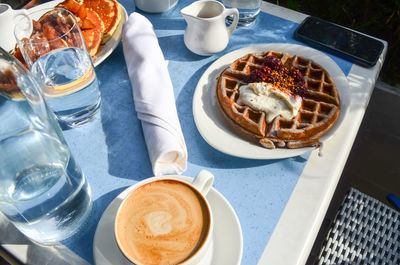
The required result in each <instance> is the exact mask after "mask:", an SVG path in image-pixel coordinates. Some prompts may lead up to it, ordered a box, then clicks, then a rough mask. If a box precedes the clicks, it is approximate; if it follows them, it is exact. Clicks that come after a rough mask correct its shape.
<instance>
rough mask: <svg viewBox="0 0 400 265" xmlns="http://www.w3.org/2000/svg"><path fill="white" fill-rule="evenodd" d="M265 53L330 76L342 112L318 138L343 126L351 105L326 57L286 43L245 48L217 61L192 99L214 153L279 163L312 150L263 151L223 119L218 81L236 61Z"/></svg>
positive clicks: (345, 85) (201, 129) (335, 68)
mask: <svg viewBox="0 0 400 265" xmlns="http://www.w3.org/2000/svg"><path fill="white" fill-rule="evenodd" d="M268 50H273V51H279V52H286V53H289V54H291V55H295V54H296V55H300V56H303V57H306V58H308V59H311V60H313V61H314V62H316V63H318V64H319V65H321V66H322V67H324V68H325V69H326V70H327V71H328V72H329V74H330V75H331V77H332V79H333V81H334V82H335V85H336V87H337V90H338V92H339V95H340V100H341V109H340V114H339V117H338V119H337V120H336V122H335V124H334V125H333V126H332V128H331V129H330V130H329V131H328V132H327V133H326V134H325V135H324V136H322V137H321V138H320V141H321V142H325V141H327V140H328V139H330V138H331V137H332V136H333V135H334V134H335V132H336V131H337V129H338V128H339V127H340V125H341V124H342V122H343V120H344V117H345V116H346V114H347V112H348V109H349V105H350V93H349V84H348V82H347V78H346V76H345V75H344V73H343V72H342V70H341V69H340V67H339V66H338V65H337V64H336V63H335V62H334V61H333V60H332V59H331V58H330V57H328V56H327V55H325V54H324V53H322V52H320V51H317V50H315V49H312V48H309V47H306V46H301V45H296V44H287V43H270V44H261V45H256V46H250V47H245V48H242V49H239V50H235V51H233V52H230V53H228V54H225V55H224V56H222V57H221V58H219V59H218V60H216V61H215V62H214V63H213V64H211V65H210V67H209V68H208V69H207V70H206V71H205V72H204V74H203V75H202V76H201V78H200V80H199V82H198V84H197V87H196V90H195V92H194V96H193V116H194V121H195V123H196V126H197V129H198V130H199V132H200V134H201V136H202V137H203V138H204V140H205V141H206V142H207V143H208V144H209V145H211V146H212V147H214V148H215V149H217V150H219V151H221V152H223V153H226V154H229V155H232V156H237V157H242V158H250V159H279V158H287V157H294V156H298V155H301V154H304V153H306V152H309V151H312V150H313V149H314V147H305V148H299V149H281V148H276V149H273V150H270V149H266V148H264V147H262V146H261V145H259V144H258V143H256V142H254V141H249V140H248V139H246V137H245V136H244V135H242V134H241V132H238V130H237V129H235V128H234V127H233V125H232V124H231V123H230V122H229V121H228V120H227V119H226V118H225V117H224V114H223V113H222V110H221V109H220V106H219V103H218V102H217V96H216V85H217V78H218V76H219V75H220V74H221V72H222V71H223V70H224V69H225V68H226V67H228V66H229V65H230V64H231V63H232V62H234V61H235V60H236V59H238V58H240V57H243V56H244V55H246V54H248V53H261V52H265V51H268Z"/></svg>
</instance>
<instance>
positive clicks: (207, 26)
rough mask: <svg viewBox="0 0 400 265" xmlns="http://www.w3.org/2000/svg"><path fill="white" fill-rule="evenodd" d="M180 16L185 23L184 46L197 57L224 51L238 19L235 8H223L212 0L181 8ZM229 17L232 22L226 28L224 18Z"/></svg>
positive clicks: (204, 0) (201, 0)
mask: <svg viewBox="0 0 400 265" xmlns="http://www.w3.org/2000/svg"><path fill="white" fill-rule="evenodd" d="M181 14H182V16H183V17H184V18H185V20H186V22H187V28H186V31H185V35H184V41H185V45H186V47H187V48H188V49H189V50H191V51H192V52H194V53H196V54H198V55H211V54H214V53H218V52H221V51H222V50H224V49H225V48H226V46H227V45H228V43H229V37H230V36H231V35H232V33H233V31H234V30H235V29H236V26H237V23H238V18H239V12H238V10H237V9H236V8H225V7H224V5H223V4H221V3H220V2H217V1H214V0H200V1H196V2H193V3H192V4H190V5H188V6H186V7H185V8H183V9H182V10H181ZM230 15H233V17H234V20H233V23H232V24H231V25H230V26H229V27H228V26H226V23H225V18H226V17H227V16H230Z"/></svg>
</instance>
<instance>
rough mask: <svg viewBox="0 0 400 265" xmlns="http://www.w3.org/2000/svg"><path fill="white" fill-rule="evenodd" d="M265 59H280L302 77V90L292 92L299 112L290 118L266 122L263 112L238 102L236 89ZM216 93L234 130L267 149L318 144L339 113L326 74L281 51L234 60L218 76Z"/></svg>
mask: <svg viewBox="0 0 400 265" xmlns="http://www.w3.org/2000/svg"><path fill="white" fill-rule="evenodd" d="M269 56H273V57H276V58H278V59H280V60H281V62H282V64H283V66H284V67H285V68H286V69H292V68H294V69H297V70H298V71H299V72H300V73H301V74H302V76H303V77H304V84H303V86H302V89H301V90H299V91H294V92H293V91H292V92H293V93H295V94H298V95H300V96H301V97H302V103H301V107H300V110H299V111H298V113H297V115H296V116H295V117H294V118H292V119H284V118H283V117H282V116H277V117H276V118H274V119H273V120H272V121H271V122H270V123H268V122H267V120H266V113H264V112H263V111H259V110H257V109H254V108H252V107H250V106H247V105H244V104H239V103H238V99H239V94H240V90H239V88H240V86H242V85H245V84H247V83H249V82H250V81H249V76H250V75H251V73H252V72H253V71H255V70H260V69H262V68H263V67H265V60H266V58H267V57H269ZM216 92H217V93H216V94H217V99H218V102H219V105H220V106H221V109H222V110H223V112H224V114H225V115H226V116H227V117H228V118H229V119H230V120H231V121H233V123H234V124H236V125H237V126H236V127H238V128H240V129H241V130H243V131H245V132H246V133H248V134H250V135H252V136H253V137H254V138H256V139H258V140H259V142H260V144H261V145H262V146H264V147H266V148H269V149H273V148H275V147H278V148H301V147H305V146H312V145H319V138H320V137H321V136H322V135H324V134H325V133H326V132H327V131H328V130H329V129H330V128H331V127H332V125H333V124H334V123H335V121H336V120H337V118H338V116H339V112H340V97H339V93H338V91H337V89H336V86H335V84H334V82H333V80H332V78H331V76H330V75H329V73H328V72H327V71H326V70H325V69H324V68H323V67H321V66H320V65H318V64H316V63H315V62H313V61H312V60H309V59H307V58H304V57H301V56H297V55H293V56H292V55H289V54H287V53H282V52H275V51H268V52H264V53H260V54H247V55H245V56H243V57H242V58H239V59H237V60H235V61H234V62H233V63H232V64H231V65H230V66H229V67H227V68H226V69H225V70H224V71H223V72H222V73H221V74H220V76H219V77H218V82H217V87H216Z"/></svg>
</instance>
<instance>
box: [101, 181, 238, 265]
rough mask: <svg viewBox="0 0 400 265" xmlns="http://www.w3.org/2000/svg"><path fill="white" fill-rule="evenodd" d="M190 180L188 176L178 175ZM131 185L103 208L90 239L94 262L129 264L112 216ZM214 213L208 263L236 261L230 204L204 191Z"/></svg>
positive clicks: (235, 234) (231, 264)
mask: <svg viewBox="0 0 400 265" xmlns="http://www.w3.org/2000/svg"><path fill="white" fill-rule="evenodd" d="M182 179H183V180H185V181H191V180H192V179H191V178H189V177H182ZM131 189H132V188H131V187H129V188H127V189H125V190H124V191H123V192H122V193H121V194H119V195H118V196H117V197H116V198H115V199H114V200H113V201H112V202H111V203H110V205H109V206H108V207H107V209H106V210H105V211H104V213H103V216H102V217H101V219H100V221H99V224H98V225H97V229H96V233H95V235H94V242H93V257H94V262H95V264H96V265H131V263H130V262H129V261H128V260H126V258H125V257H124V255H123V254H122V253H121V252H120V250H119V248H118V246H117V243H116V241H115V237H114V219H115V215H116V213H117V210H118V207H119V205H120V204H121V202H122V200H123V199H124V198H125V197H126V196H127V195H128V194H129V192H130V191H131ZM206 198H207V199H208V201H209V203H210V205H211V208H212V211H213V216H214V222H215V223H214V250H213V258H212V264H229V265H235V264H240V261H241V259H242V253H243V237H242V229H241V227H240V223H239V219H238V217H237V215H236V213H235V211H234V210H233V208H232V206H231V205H230V204H229V202H228V201H227V200H226V199H225V197H224V196H223V195H222V194H221V193H219V192H218V191H217V190H216V189H214V188H212V189H211V190H210V192H209V193H208V194H207V196H206Z"/></svg>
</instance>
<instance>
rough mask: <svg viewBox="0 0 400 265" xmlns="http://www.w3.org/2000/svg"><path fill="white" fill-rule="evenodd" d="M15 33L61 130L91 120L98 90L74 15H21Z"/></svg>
mask: <svg viewBox="0 0 400 265" xmlns="http://www.w3.org/2000/svg"><path fill="white" fill-rule="evenodd" d="M14 34H15V37H16V39H17V43H18V47H19V48H20V50H21V53H22V55H23V58H24V59H25V62H26V64H27V66H28V67H29V69H30V70H31V72H32V74H33V76H34V78H35V79H36V80H37V81H38V82H39V83H41V84H42V85H43V93H44V95H45V97H46V101H47V103H48V104H49V106H50V107H51V108H52V109H53V111H54V112H55V114H56V116H57V118H58V120H59V122H60V125H61V126H62V127H63V128H68V127H75V126H77V125H80V124H83V123H86V122H87V121H90V120H92V119H93V118H94V117H95V115H96V113H97V112H98V110H99V106H100V91H99V84H98V81H97V78H96V73H95V71H94V67H93V63H92V60H91V58H90V55H89V53H88V51H87V48H86V44H85V41H84V38H83V37H82V33H81V31H80V29H79V26H78V24H77V21H76V18H75V16H74V15H73V14H72V13H71V12H69V11H67V10H65V9H59V8H53V9H42V10H38V11H36V12H33V13H30V14H28V15H23V16H22V18H20V19H19V20H18V21H17V22H16V25H15V28H14Z"/></svg>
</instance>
